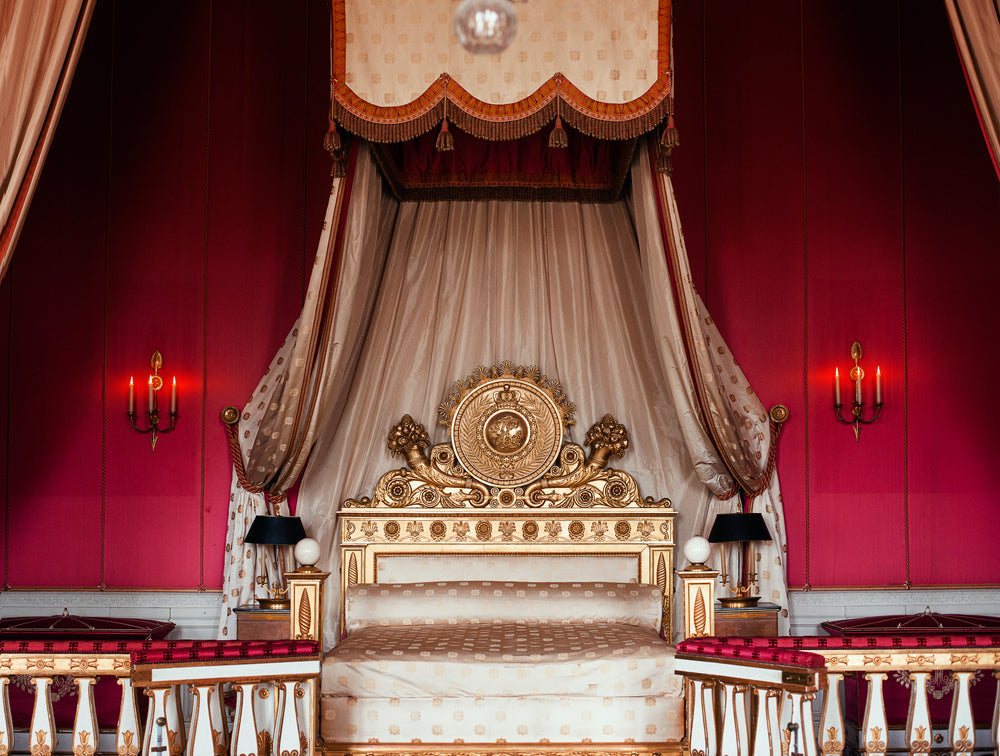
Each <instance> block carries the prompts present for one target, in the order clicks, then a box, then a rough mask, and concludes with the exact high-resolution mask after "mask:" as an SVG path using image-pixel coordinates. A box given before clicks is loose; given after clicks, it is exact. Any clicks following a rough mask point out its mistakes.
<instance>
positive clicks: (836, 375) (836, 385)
mask: <svg viewBox="0 0 1000 756" xmlns="http://www.w3.org/2000/svg"><path fill="white" fill-rule="evenodd" d="M833 403H834V404H836V405H837V406H838V407H839V406H840V368H834V369H833Z"/></svg>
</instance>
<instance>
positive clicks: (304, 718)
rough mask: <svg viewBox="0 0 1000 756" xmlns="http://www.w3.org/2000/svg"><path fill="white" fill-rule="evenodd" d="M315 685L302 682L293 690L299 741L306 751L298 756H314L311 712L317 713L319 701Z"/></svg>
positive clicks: (313, 723)
mask: <svg viewBox="0 0 1000 756" xmlns="http://www.w3.org/2000/svg"><path fill="white" fill-rule="evenodd" d="M317 694H318V691H317V687H316V683H315V681H313V680H303V681H302V682H300V683H299V686H298V687H297V688H296V689H295V709H296V711H297V712H298V716H299V739H300V740H301V741H302V742H303V743H306V744H307V750H306V752H305V753H303V754H300V756H314V751H315V746H316V738H315V736H314V735H313V728H314V727H315V722H314V721H313V719H314V717H312V716H311V715H310V712H312V711H319V700H318V695H317Z"/></svg>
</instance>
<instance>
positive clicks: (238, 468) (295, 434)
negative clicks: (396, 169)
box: [219, 149, 396, 637]
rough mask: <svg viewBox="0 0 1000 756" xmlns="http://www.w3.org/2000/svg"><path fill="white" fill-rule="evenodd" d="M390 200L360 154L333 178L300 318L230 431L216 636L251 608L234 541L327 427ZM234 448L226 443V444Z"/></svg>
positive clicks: (249, 559) (364, 308) (372, 285)
mask: <svg viewBox="0 0 1000 756" xmlns="http://www.w3.org/2000/svg"><path fill="white" fill-rule="evenodd" d="M395 209H396V202H395V200H393V199H392V197H390V196H388V195H387V194H386V192H385V190H384V188H383V183H382V179H381V178H380V177H379V175H378V171H377V169H376V167H375V164H374V163H373V161H372V160H371V157H370V154H369V152H368V150H367V149H362V150H360V151H359V152H358V154H357V162H356V164H354V165H351V166H349V171H348V175H347V176H346V177H342V178H335V179H334V180H333V186H332V189H331V192H330V201H329V203H328V205H327V211H326V217H325V219H324V221H323V232H322V235H321V236H320V241H319V246H318V250H317V254H316V260H315V262H314V264H313V271H312V275H311V276H310V279H309V285H308V288H307V290H306V297H305V303H304V305H303V308H302V312H301V314H300V315H299V317H298V319H297V320H296V321H295V324H294V325H293V327H292V330H291V332H290V333H289V335H288V337H287V338H286V339H285V342H284V343H283V344H282V346H281V348H280V349H279V350H278V353H277V354H276V355H275V357H274V359H273V360H272V361H271V365H270V367H269V368H268V369H267V372H266V373H265V374H264V377H263V378H262V379H261V381H260V383H259V384H258V385H257V388H256V389H255V390H254V393H253V395H252V396H251V398H250V400H249V401H248V402H247V404H246V406H245V407H244V408H243V411H242V413H241V415H240V419H239V422H238V425H237V426H235V427H233V428H231V429H230V433H231V435H232V436H234V437H235V438H232V441H231V444H230V445H231V447H232V451H233V455H234V471H233V481H232V487H231V494H230V499H229V527H228V532H227V536H226V560H225V566H224V574H223V597H222V599H223V606H222V615H221V617H220V621H219V636H220V637H226V636H227V635H233V634H234V623H235V617H234V616H233V613H232V610H233V609H235V608H236V607H238V606H240V605H241V604H244V603H247V602H248V601H251V600H252V599H253V596H254V584H253V579H254V575H255V574H263V573H262V572H260V571H258V570H257V569H256V568H257V567H259V566H260V565H259V564H256V565H255V559H257V557H256V556H255V550H254V549H253V548H251V547H249V546H247V545H245V544H244V542H243V538H244V536H245V535H246V532H247V530H248V529H249V527H250V523H251V522H252V521H253V518H254V517H255V516H256V515H258V514H288V512H287V508H286V507H285V505H284V502H283V499H284V495H285V493H286V492H287V491H288V488H289V487H290V486H291V485H292V483H294V482H295V480H296V479H297V478H298V476H299V474H300V472H301V470H302V467H303V465H304V464H305V461H306V458H307V457H308V455H309V451H310V449H311V448H312V444H313V440H314V437H315V434H316V431H317V427H318V426H319V427H322V426H323V425H324V424H326V423H333V424H336V423H337V421H338V419H339V417H340V414H341V412H342V411H343V407H344V402H345V401H346V398H347V394H346V388H347V387H348V386H349V385H350V377H351V375H352V374H353V371H354V366H355V364H356V363H357V359H358V355H359V353H360V350H361V347H362V345H363V343H364V337H365V334H366V333H367V329H368V320H369V318H370V317H371V310H372V305H373V303H374V296H375V293H376V291H377V288H378V282H379V280H380V278H381V273H382V265H383V262H384V259H385V249H386V246H387V244H388V236H389V234H390V233H391V231H392V226H393V221H394V219H395ZM233 442H235V443H233Z"/></svg>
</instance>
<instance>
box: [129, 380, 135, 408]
mask: <svg viewBox="0 0 1000 756" xmlns="http://www.w3.org/2000/svg"><path fill="white" fill-rule="evenodd" d="M128 413H129V414H130V415H134V414H135V377H134V376H131V375H130V376H129V377H128Z"/></svg>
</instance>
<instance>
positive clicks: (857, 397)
mask: <svg viewBox="0 0 1000 756" xmlns="http://www.w3.org/2000/svg"><path fill="white" fill-rule="evenodd" d="M854 403H855V404H861V368H858V377H857V378H856V379H855V380H854Z"/></svg>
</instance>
